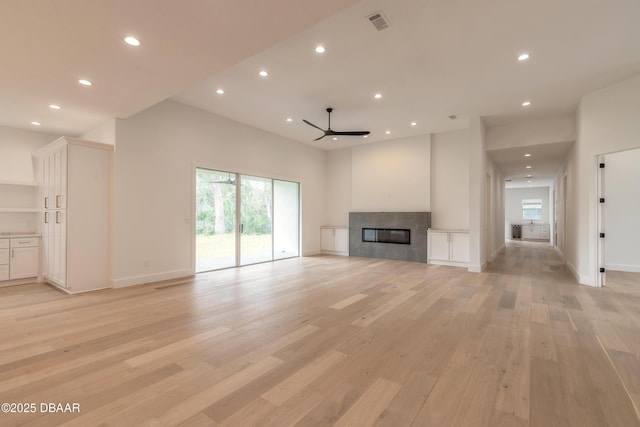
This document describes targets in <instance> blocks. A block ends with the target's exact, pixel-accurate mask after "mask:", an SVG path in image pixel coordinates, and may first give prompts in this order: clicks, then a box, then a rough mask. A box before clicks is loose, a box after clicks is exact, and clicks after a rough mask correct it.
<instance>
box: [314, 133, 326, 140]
mask: <svg viewBox="0 0 640 427" xmlns="http://www.w3.org/2000/svg"><path fill="white" fill-rule="evenodd" d="M325 136H327V135H326V134H325V135H322V136H321V137H320V138H316V139H314V141H317V140H319V139H322V138H324V137H325Z"/></svg>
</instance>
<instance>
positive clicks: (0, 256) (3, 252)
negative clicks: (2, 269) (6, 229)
mask: <svg viewBox="0 0 640 427" xmlns="http://www.w3.org/2000/svg"><path fill="white" fill-rule="evenodd" d="M6 264H9V249H0V265H6Z"/></svg>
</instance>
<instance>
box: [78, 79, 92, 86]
mask: <svg viewBox="0 0 640 427" xmlns="http://www.w3.org/2000/svg"><path fill="white" fill-rule="evenodd" d="M78 83H80V84H81V85H83V86H91V85H93V83H91V82H90V81H89V80H86V79H80V80H78Z"/></svg>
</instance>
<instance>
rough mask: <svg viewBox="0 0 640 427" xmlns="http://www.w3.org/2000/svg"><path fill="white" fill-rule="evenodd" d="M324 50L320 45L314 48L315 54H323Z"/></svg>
mask: <svg viewBox="0 0 640 427" xmlns="http://www.w3.org/2000/svg"><path fill="white" fill-rule="evenodd" d="M325 51H326V49H325V48H324V46H322V45H318V46H316V53H324V52H325Z"/></svg>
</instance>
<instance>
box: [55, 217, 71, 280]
mask: <svg viewBox="0 0 640 427" xmlns="http://www.w3.org/2000/svg"><path fill="white" fill-rule="evenodd" d="M52 213H53V220H54V221H53V227H54V231H53V277H52V279H53V280H54V281H55V282H56V283H57V284H58V285H60V286H64V287H66V286H67V284H66V282H67V224H66V216H67V213H66V212H65V211H55V212H52Z"/></svg>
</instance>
